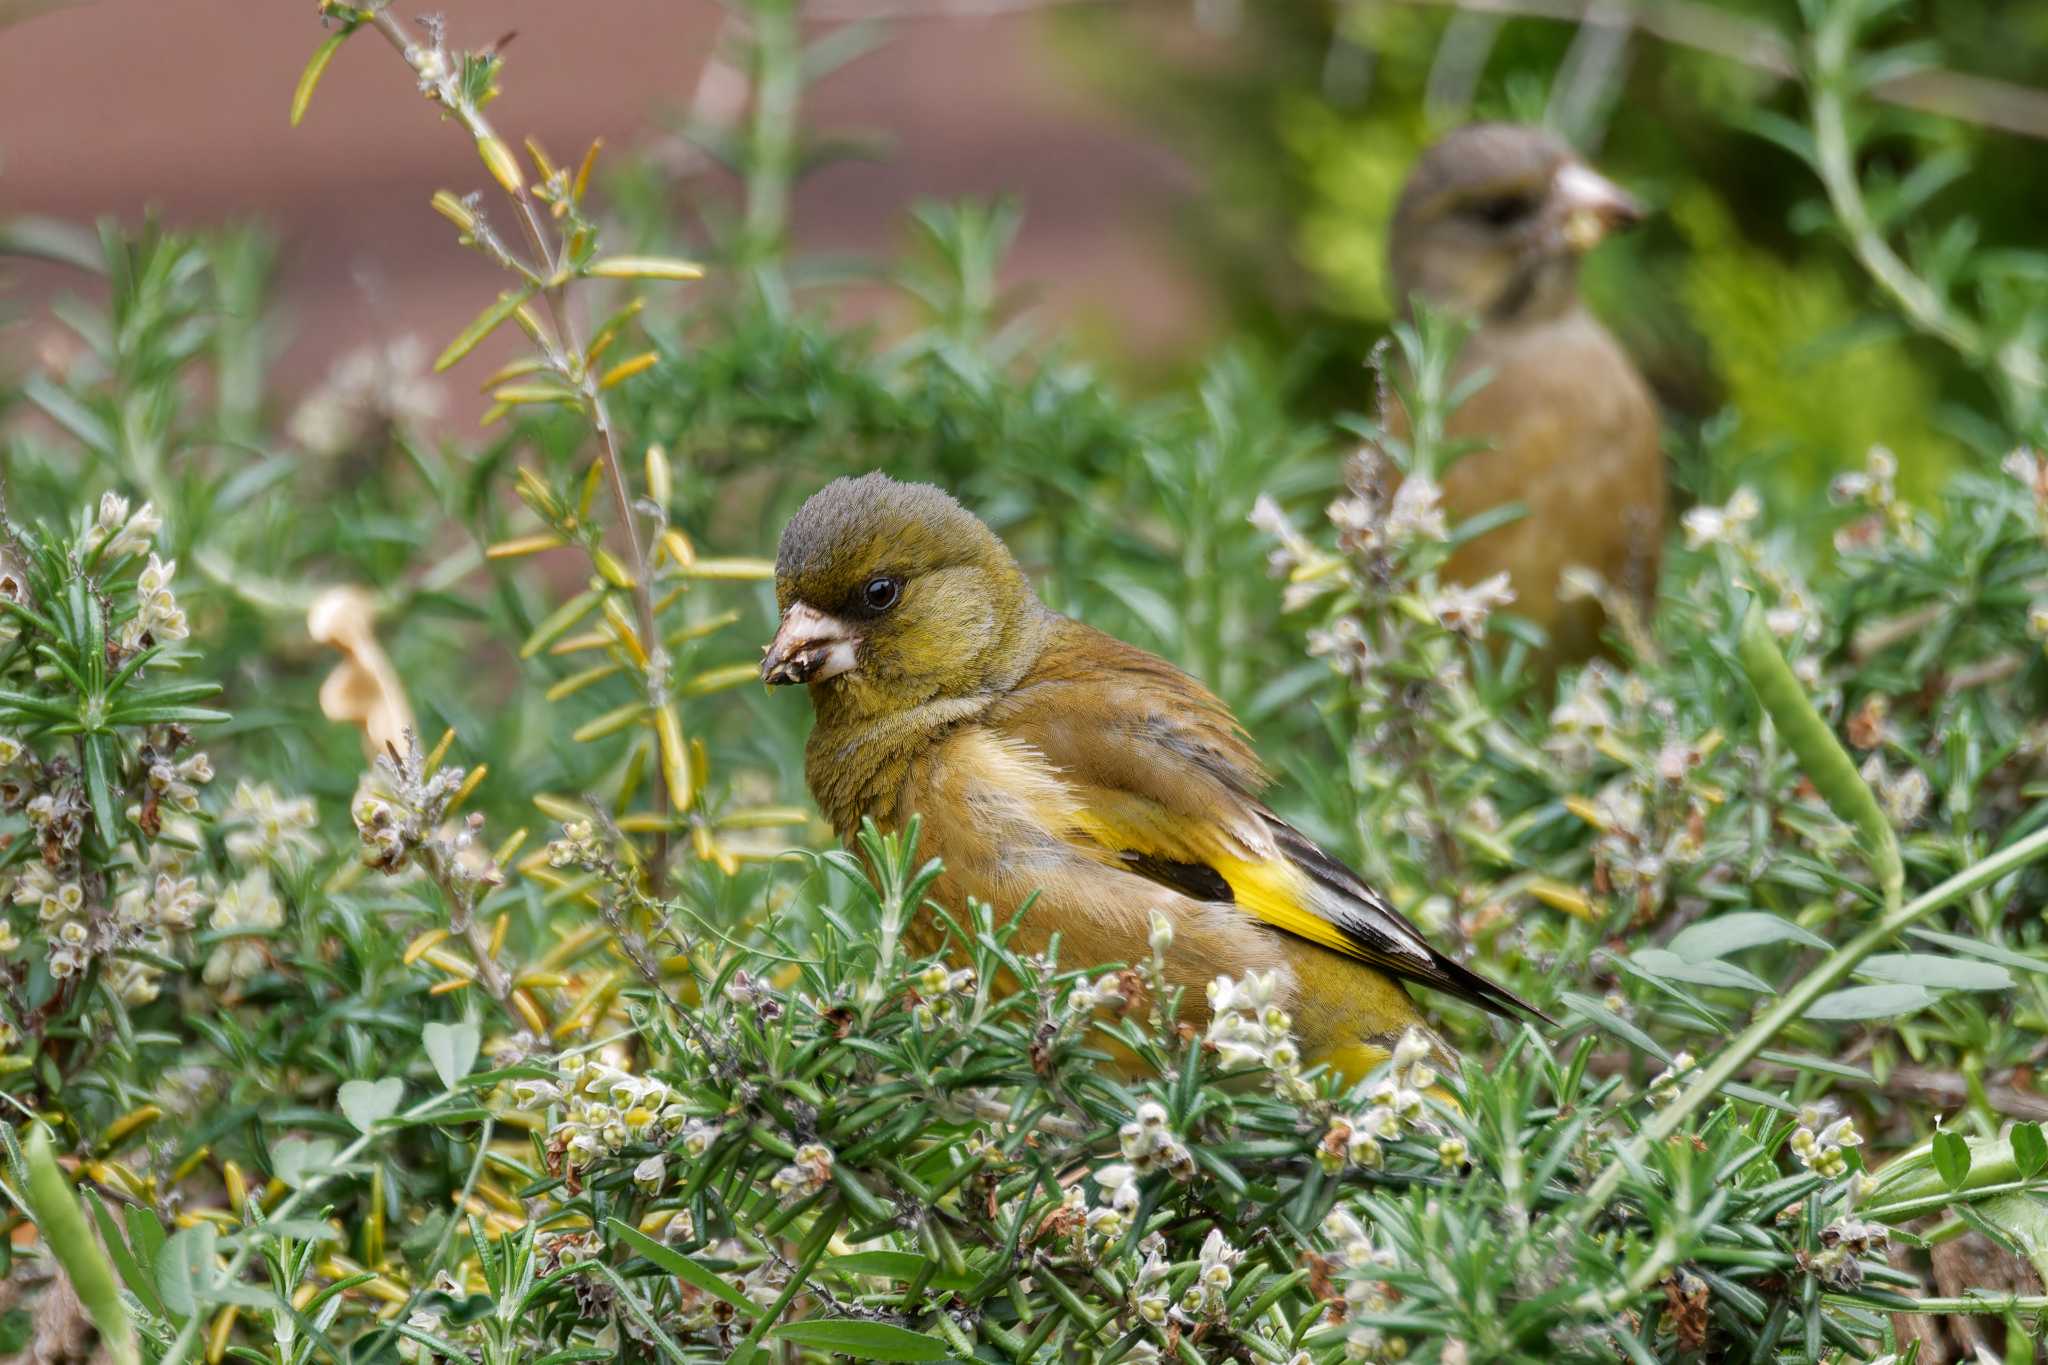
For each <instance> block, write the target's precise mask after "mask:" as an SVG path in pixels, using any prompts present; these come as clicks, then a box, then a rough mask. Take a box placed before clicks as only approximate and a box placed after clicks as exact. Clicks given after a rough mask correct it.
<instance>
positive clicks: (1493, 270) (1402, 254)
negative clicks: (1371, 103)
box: [1387, 123, 1644, 322]
mask: <svg viewBox="0 0 2048 1365" xmlns="http://www.w3.org/2000/svg"><path fill="white" fill-rule="evenodd" d="M1643 212H1644V210H1643V206H1642V204H1641V203H1640V202H1639V201H1638V200H1637V199H1636V198H1635V197H1634V196H1632V195H1630V194H1629V193H1628V192H1626V191H1625V190H1623V189H1622V188H1621V187H1620V186H1618V185H1616V184H1615V183H1614V182H1613V181H1611V180H1608V179H1607V178H1606V177H1604V176H1602V175H1600V174H1599V173H1598V172H1597V171H1595V170H1593V169H1592V168H1591V167H1590V166H1588V165H1587V164H1586V163H1585V162H1584V161H1582V160H1580V159H1579V156H1578V154H1577V153H1576V152H1574V151H1573V150H1572V149H1571V148H1570V147H1569V146H1567V145H1566V144H1565V142H1564V141H1563V139H1561V138H1559V137H1557V136H1556V135H1555V134H1553V133H1549V132H1546V131H1544V130H1543V129H1541V128H1531V127H1527V126H1525V125H1522V124H1516V123H1475V124H1472V125H1470V126H1468V127H1464V128H1460V129H1458V130H1457V131H1456V132H1454V133H1451V134H1449V135H1448V136H1446V137H1445V138H1443V139H1442V140H1441V141H1439V142H1437V143H1436V145H1434V146H1432V147H1431V148H1430V149H1429V150H1428V151H1427V152H1424V153H1423V155H1422V159H1421V160H1420V161H1418V162H1416V164H1415V169H1414V170H1413V171H1411V172H1410V173H1409V175H1408V181H1407V184H1405V185H1404V186H1403V187H1402V189H1401V198H1400V201H1399V203H1398V204H1397V205H1396V206H1395V209H1394V220H1393V226H1392V228H1391V229H1390V231H1389V233H1388V242H1387V253H1388V267H1389V271H1388V273H1389V276H1390V278H1391V280H1392V283H1393V287H1394V291H1395V297H1396V299H1397V300H1398V301H1399V305H1400V307H1401V308H1402V309H1403V311H1406V309H1407V308H1408V307H1409V304H1410V300H1411V299H1413V298H1414V297H1416V296H1418V295H1419V296H1420V297H1421V298H1422V299H1423V300H1424V301H1425V302H1427V303H1429V304H1431V305H1432V306H1434V307H1437V308H1443V309H1447V310H1449V311H1451V312H1453V313H1457V314H1459V315H1461V316H1464V317H1467V318H1472V319H1475V320H1483V321H1495V322H1508V321H1520V320H1536V319H1541V318H1547V317H1553V316H1556V315H1557V314H1560V313H1563V312H1565V311H1566V310H1568V309H1570V308H1571V307H1572V306H1573V305H1574V303H1575V302H1576V299H1577V291H1578V264H1579V258H1580V257H1581V256H1583V255H1584V254H1585V253H1586V252H1587V251H1589V250H1591V249H1592V247H1593V246H1594V244H1595V243H1597V242H1598V241H1599V240H1600V239H1601V238H1602V237H1604V236H1606V234H1607V233H1608V232H1610V231H1612V230H1613V229H1615V228H1618V227H1625V226H1627V225H1628V224H1631V223H1634V222H1636V221H1638V220H1639V219H1641V218H1642V216H1643Z"/></svg>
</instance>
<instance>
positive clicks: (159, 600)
mask: <svg viewBox="0 0 2048 1365" xmlns="http://www.w3.org/2000/svg"><path fill="white" fill-rule="evenodd" d="M177 569H178V562H177V561H176V560H175V559H174V560H172V561H170V562H169V563H165V562H164V561H163V560H161V559H158V558H157V557H156V555H155V554H154V553H153V552H152V553H151V555H150V556H149V562H148V563H147V564H145V565H143V566H142V572H141V574H140V575H138V576H137V577H136V580H135V589H136V603H135V614H134V615H133V616H131V617H129V618H128V619H127V620H126V621H123V622H122V623H121V629H120V633H119V635H118V637H117V639H118V642H119V644H120V647H121V650H122V652H123V653H129V654H132V653H135V652H137V651H139V650H144V649H148V648H149V647H150V646H151V645H165V644H171V643H174V642H175V641H178V640H182V639H184V638H185V637H186V636H188V635H190V634H191V633H192V628H191V626H190V625H189V624H187V622H186V620H185V609H184V608H183V607H181V606H179V605H178V599H177V598H176V597H175V596H173V595H172V593H171V575H172V574H174V573H176V572H177Z"/></svg>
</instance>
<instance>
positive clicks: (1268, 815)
mask: <svg viewBox="0 0 2048 1365" xmlns="http://www.w3.org/2000/svg"><path fill="white" fill-rule="evenodd" d="M775 592H776V599H777V601H778V603H779V604H780V606H781V609H782V621H781V626H780V628H779V629H778V630H777V631H776V633H775V638H774V640H773V642H772V643H770V644H769V646H768V647H767V651H766V656H765V657H764V658H763V660H762V663H761V676H762V678H763V679H764V680H765V681H766V682H768V683H771V684H777V683H806V684H808V685H809V687H810V693H811V702H812V706H813V708H814V710H815V712H816V718H817V723H816V725H815V727H814V728H813V729H812V731H811V736H810V740H809V743H808V745H807V747H806V749H805V776H806V778H807V780H808V782H809V784H810V789H811V794H812V795H813V796H814V797H815V798H816V799H817V802H818V804H819V806H820V807H821V808H822V809H823V810H824V812H825V815H826V816H827V818H828V819H830V820H831V822H832V827H833V829H834V830H835V831H837V832H838V834H839V836H840V838H842V839H844V840H849V841H850V840H851V839H852V838H853V836H854V834H855V832H856V831H857V830H858V829H859V828H860V824H861V821H862V819H863V818H872V819H873V820H874V821H875V822H876V824H877V825H878V826H880V827H881V828H882V829H883V830H900V829H902V828H904V827H905V826H906V825H907V824H908V823H909V822H910V820H911V819H912V817H920V818H921V820H922V831H923V832H922V839H921V843H920V846H919V851H920V852H921V853H924V854H928V855H931V856H935V857H937V858H939V859H941V860H942V861H943V864H944V869H945V870H944V873H943V874H942V875H941V877H940V878H939V880H938V882H937V883H936V884H935V885H934V888H933V891H932V895H933V898H934V899H935V900H936V901H937V902H938V903H940V904H942V905H946V906H948V907H951V908H954V909H960V908H964V906H965V904H966V902H967V900H968V898H969V897H972V898H975V899H977V900H980V901H983V902H986V903H987V904H989V905H991V906H993V907H994V908H995V909H996V910H997V912H998V913H999V914H1001V915H1005V916H1007V915H1009V914H1010V913H1012V912H1014V911H1015V910H1016V909H1017V908H1018V907H1020V906H1022V905H1023V904H1024V903H1025V901H1026V900H1027V898H1029V897H1031V896H1032V895H1033V893H1037V896H1038V899H1037V900H1036V901H1035V902H1034V903H1033V905H1032V908H1031V910H1030V912H1029V913H1028V914H1026V915H1025V916H1024V918H1023V920H1022V922H1021V926H1020V929H1019V938H1018V940H1017V946H1018V948H1019V949H1020V950H1021V951H1025V952H1039V951H1043V950H1044V949H1045V948H1046V946H1047V944H1048V941H1049V939H1050V937H1051V936H1052V935H1053V934H1054V933H1057V934H1058V935H1059V940H1060V960H1061V962H1062V964H1063V965H1066V966H1099V965H1104V964H1108V963H1127V964H1128V963H1136V962H1142V961H1144V960H1146V959H1147V958H1148V957H1149V955H1150V951H1151V950H1150V947H1149V937H1150V925H1151V917H1152V915H1153V914H1154V912H1157V913H1158V914H1160V915H1163V916H1164V917H1165V919H1166V920H1167V922H1168V923H1169V924H1170V925H1171V926H1172V930H1173V935H1172V943H1171V945H1170V947H1169V948H1168V949H1167V952H1166V958H1165V965H1166V975H1167V979H1168V981H1169V983H1170V984H1172V985H1174V986H1178V987H1181V988H1182V1000H1183V1001H1184V1006H1183V1008H1184V1009H1185V1010H1186V1011H1187V1012H1188V1017H1187V1018H1186V1022H1188V1023H1191V1024H1195V1025H1202V1024H1205V1023H1206V1022H1207V1014H1208V1009H1207V1006H1206V1004H1205V1003H1204V1002H1205V1000H1206V988H1207V986H1208V984H1209V982H1210V981H1211V980H1213V979H1214V978H1216V977H1218V976H1224V975H1228V976H1231V977H1235V978H1238V979H1240V980H1242V979H1243V978H1244V977H1245V976H1246V974H1247V973H1252V972H1258V973H1272V974H1273V976H1274V979H1275V981H1276V983H1277V989H1276V993H1275V1003H1277V1004H1278V1005H1279V1006H1280V1007H1281V1008H1283V1009H1285V1010H1286V1011H1287V1012H1288V1014H1289V1015H1290V1016H1291V1017H1292V1019H1293V1027H1294V1031H1295V1036H1296V1038H1297V1040H1298V1041H1299V1043H1300V1046H1301V1050H1302V1054H1303V1056H1304V1058H1305V1059H1307V1060H1308V1061H1310V1062H1324V1063H1328V1064H1330V1065H1331V1066H1332V1067H1334V1068H1335V1069H1337V1070H1338V1071H1340V1072H1342V1073H1344V1074H1345V1075H1346V1076H1348V1077H1351V1078H1353V1079H1356V1078H1358V1077H1359V1076H1362V1075H1364V1074H1365V1073H1366V1072H1368V1071H1370V1070H1371V1069H1372V1068H1373V1067H1375V1066H1377V1065H1379V1064H1380V1062H1382V1061H1384V1060H1385V1059H1386V1058H1387V1057H1388V1056H1389V1055H1390V1054H1391V1052H1392V1051H1393V1049H1394V1047H1395V1045H1396V1044H1397V1043H1398V1042H1399V1041H1400V1039H1401V1038H1402V1037H1403V1036H1404V1035H1405V1034H1406V1033H1407V1032H1408V1031H1409V1030H1410V1029H1420V1030H1422V1031H1423V1032H1424V1033H1425V1035H1426V1036H1427V1037H1428V1038H1429V1040H1430V1042H1431V1044H1432V1046H1433V1047H1434V1048H1435V1050H1436V1051H1437V1052H1438V1053H1439V1055H1440V1056H1442V1057H1444V1058H1447V1059H1448V1058H1450V1057H1451V1055H1452V1054H1451V1053H1450V1051H1449V1049H1448V1048H1447V1047H1445V1045H1444V1044H1443V1043H1442V1041H1441V1039H1439V1038H1438V1037H1437V1035H1436V1034H1435V1033H1434V1032H1433V1031H1432V1030H1430V1029H1429V1027H1428V1025H1427V1023H1426V1021H1425V1020H1424V1019H1423V1016H1422V1014H1421V1012H1420V1011H1419V1010H1418V1009H1417V1007H1416V1004H1415V1002H1414V1000H1413V999H1412V998H1411V997H1410V996H1409V994H1408V991H1407V990H1406V988H1405V987H1404V986H1403V985H1402V984H1401V983H1402V982H1403V981H1413V982H1418V983H1420V984H1422V985H1425V986H1429V987H1432V988H1434V989H1436V990H1440V991H1444V992H1446V993H1448V994H1450V995H1453V996H1456V997H1458V998H1459V999H1462V1000H1467V1001H1470V1002H1472V1003H1473V1004H1476V1005H1479V1006H1481V1007H1483V1008H1485V1009H1487V1010H1490V1011H1493V1012H1495V1013H1498V1014H1501V1015H1504V1016H1506V1017H1509V1018H1513V1017H1515V1015H1516V1014H1517V1013H1518V1012H1520V1013H1526V1014H1529V1015H1531V1016H1534V1017H1537V1018H1541V1017H1542V1016H1541V1015H1540V1013H1538V1012H1537V1011H1536V1010H1535V1009H1534V1008H1533V1007H1532V1006H1530V1005H1528V1004H1526V1003H1525V1002H1523V1001H1522V1000H1520V999H1519V998H1518V997H1516V996H1515V995H1513V994H1512V993H1510V992H1509V991H1507V990H1505V989H1503V988H1502V987H1500V986H1498V985H1495V984H1494V983H1493V982H1491V981H1488V980H1487V979H1486V978H1484V977H1482V976H1480V975H1478V974H1477V973H1475V972H1473V971H1471V970H1470V969H1468V968H1466V967H1464V966H1461V965H1460V964H1459V963H1457V962H1455V961H1453V960H1452V959H1451V958H1449V957H1446V956H1445V955H1444V954H1442V953H1440V952H1438V951H1437V950H1436V949H1434V948H1432V947H1431V946H1430V945H1429V944H1428V943H1427V942H1426V941H1425V940H1424V939H1423V937H1422V935H1421V934H1420V933H1418V932H1417V931H1416V929H1415V928H1414V926H1413V925H1411V924H1410V923H1409V922H1408V921H1407V920H1406V919H1405V918H1403V917H1402V916H1401V915H1400V914H1399V913H1398V912H1397V911H1395V910H1394V909H1393V908H1392V907H1391V906H1389V905H1388V904H1387V902H1386V901H1385V900H1384V899H1383V898H1381V897H1380V896H1379V895H1378V894H1377V893H1375V892H1374V891H1373V890H1372V889H1371V888H1370V887H1369V886H1367V885H1366V884H1365V882H1364V881H1363V880H1362V879H1360V878H1359V877H1358V875H1357V874H1355V873H1353V872H1352V871H1351V870H1350V869H1349V868H1347V867H1345V866H1344V865H1343V864H1342V863H1341V862H1339V861H1338V860H1337V859H1336V858H1334V857H1332V856H1331V855H1330V854H1328V853H1326V852H1324V851H1323V850H1322V849H1321V848H1319V847H1317V846H1316V844H1315V843H1314V842H1313V841H1312V840H1310V839H1309V838H1308V837H1307V836H1305V835H1303V834H1302V833H1301V832H1300V831H1298V830H1296V829H1294V828H1293V827H1291V826H1290V825H1288V824H1287V823H1286V822H1285V821H1284V820H1282V819H1281V818H1280V817H1279V816H1277V815H1275V814H1274V813H1273V812H1272V811H1271V810H1269V809H1268V808H1267V807H1266V805H1265V804H1264V803H1263V801H1262V800H1261V799H1260V794H1261V792H1262V791H1263V790H1264V789H1265V788H1266V786H1267V781H1268V780H1267V777H1266V774H1265V771H1264V769H1262V768H1261V767H1260V764H1259V761H1258V758H1257V757H1256V756H1255V755H1254V754H1253V753H1252V750H1251V747H1250V745H1249V743H1248V741H1247V739H1246V736H1245V733H1244V731H1243V730H1242V728H1241V727H1240V726H1239V725H1238V723H1237V721H1236V720H1235V719H1234V718H1233V717H1232V716H1231V714H1230V711H1229V710H1228V708H1226V707H1225V706H1224V704H1223V703H1222V702H1221V701H1219V700H1218V699H1217V698H1216V697H1215V696H1214V695H1212V694H1211V693H1210V692H1209V691H1208V690H1207V689H1206V688H1204V687H1203V686H1202V685H1201V684H1200V683H1198V682H1196V681H1195V680H1194V679H1193V678H1191V677H1189V676H1188V675H1187V674H1185V673H1183V672H1181V671H1180V670H1179V669H1177V668H1175V667H1174V666H1173V665H1172V664H1169V663H1167V662H1166V661H1165V660H1164V659H1161V658H1158V657H1157V656H1155V655H1152V654H1148V653H1147V652H1145V651H1144V650H1142V649H1138V648H1136V647H1135V646H1132V645H1128V644H1125V643H1124V642H1123V641H1121V640H1117V639H1115V638H1113V637H1111V636H1109V635H1105V634H1103V633H1102V632H1101V631H1098V630H1093V629H1091V628H1090V627H1088V626H1085V625H1083V624H1081V623H1080V622H1079V621H1075V620H1072V619H1070V618H1068V617H1064V616H1061V615H1058V614H1057V613H1055V612H1052V611H1050V610H1048V609H1047V608H1046V607H1045V606H1044V605H1043V604H1041V603H1040V602H1039V600H1038V596H1037V594H1036V593H1035V592H1033V590H1032V588H1031V584H1030V583H1029V582H1028V581H1027V580H1026V579H1025V577H1024V574H1023V571H1022V570H1021V569H1019V568H1018V566H1017V562H1016V560H1015V559H1014V558H1012V557H1011V555H1010V552H1009V550H1008V549H1006V548H1005V547H1004V545H1003V543H1002V541H1000V540H999V539H997V538H996V536H995V534H994V533H993V532H991V531H990V530H989V529H988V527H987V526H985V525H984V524H983V523H982V522H981V520H980V519H979V518H978V517H976V516H975V515H974V514H973V513H971V512H969V511H967V510H966V509H965V508H963V507H962V506H960V504H959V503H957V502H955V501H954V500H953V498H952V497H951V496H949V495H948V494H946V493H944V492H942V491H941V490H939V489H937V488H934V487H931V486H930V485H926V484H906V483H898V482H896V481H894V480H892V479H889V478H887V477H886V476H884V475H881V474H868V475H864V476H862V477H860V478H845V479H839V480H837V481H835V482H833V483H831V484H828V485H827V486H826V487H825V488H823V489H821V490H820V491H819V492H817V493H816V494H814V495H813V496H812V497H811V498H810V500H809V501H807V502H806V503H805V504H804V505H803V507H802V508H801V509H800V510H799V511H798V512H797V514H796V516H795V517H794V518H793V519H792V520H791V521H790V523H789V526H788V527H787V529H785V530H784V531H783V533H782V541H781V545H780V547H779V548H778V551H777V555H776V563H775ZM912 943H913V946H915V947H917V948H919V949H920V950H922V951H936V950H937V949H938V948H939V946H940V943H939V935H938V933H937V931H936V929H935V928H934V927H933V926H932V925H931V924H930V923H928V922H927V923H925V924H924V925H923V926H922V929H921V932H920V933H918V934H916V935H914V936H913V938H912Z"/></svg>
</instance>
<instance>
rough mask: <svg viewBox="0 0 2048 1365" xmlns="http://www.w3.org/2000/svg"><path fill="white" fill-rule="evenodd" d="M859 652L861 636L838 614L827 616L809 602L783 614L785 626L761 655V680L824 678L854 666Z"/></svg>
mask: <svg viewBox="0 0 2048 1365" xmlns="http://www.w3.org/2000/svg"><path fill="white" fill-rule="evenodd" d="M859 652H860V636H858V635H856V634H854V632H853V629H852V627H850V626H848V625H847V624H846V622H844V621H842V620H840V619H839V618H838V617H836V616H827V615H826V614H825V613H824V612H822V611H819V610H818V609H817V608H816V607H814V606H812V605H810V604H809V603H808V602H798V603H796V604H795V605H793V606H792V607H790V609H789V610H788V611H786V612H784V613H783V614H782V626H781V628H780V629H779V630H777V631H776V632H775V638H774V639H773V640H770V641H769V642H768V648H767V649H766V651H764V655H763V657H762V659H761V681H762V682H764V683H767V684H768V685H769V686H771V687H773V686H776V685H778V684H781V683H812V682H822V681H823V680H824V679H826V678H836V677H838V676H839V675H840V674H841V673H844V672H846V671H847V670H849V669H851V668H852V667H853V665H854V663H855V661H856V658H857V656H858V654H859Z"/></svg>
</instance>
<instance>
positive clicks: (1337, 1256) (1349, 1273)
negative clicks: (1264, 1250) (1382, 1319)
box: [1323, 1205, 1407, 1360]
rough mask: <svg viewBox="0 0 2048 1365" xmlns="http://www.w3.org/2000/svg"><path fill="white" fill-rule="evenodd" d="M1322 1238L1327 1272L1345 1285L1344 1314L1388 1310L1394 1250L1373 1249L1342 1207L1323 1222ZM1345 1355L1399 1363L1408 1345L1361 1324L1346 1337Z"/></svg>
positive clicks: (1361, 1227) (1355, 1219)
mask: <svg viewBox="0 0 2048 1365" xmlns="http://www.w3.org/2000/svg"><path fill="white" fill-rule="evenodd" d="M1323 1235H1324V1236H1325V1237H1327V1238H1329V1240H1330V1245H1331V1253H1330V1256H1329V1263H1330V1269H1331V1271H1332V1273H1333V1274H1335V1275H1337V1276H1339V1277H1341V1278H1342V1280H1343V1282H1344V1315H1345V1316H1346V1317H1357V1316H1360V1315H1363V1314H1368V1313H1386V1312H1389V1311H1391V1310H1392V1309H1393V1307H1394V1292H1393V1290H1392V1288H1391V1287H1390V1286H1389V1285H1388V1284H1387V1272H1388V1271H1390V1270H1393V1269H1394V1268H1396V1267H1397V1266H1398V1265H1399V1264H1400V1260H1399V1258H1398V1257H1397V1256H1395V1254H1394V1253H1393V1251H1392V1250H1390V1249H1388V1248H1386V1247H1381V1246H1375V1245H1374V1244H1373V1240H1372V1237H1371V1235H1370V1234H1369V1233H1368V1232H1367V1230H1366V1226H1365V1223H1364V1222H1363V1221H1362V1220H1360V1219H1359V1217H1358V1216H1357V1215H1356V1214H1354V1213H1352V1212H1351V1211H1350V1210H1349V1209H1346V1208H1344V1207H1343V1206H1341V1205H1339V1206H1338V1207H1337V1208H1334V1209H1332V1210H1330V1213H1329V1216H1328V1217H1326V1218H1325V1219H1323ZM1344 1354H1345V1357H1346V1359H1349V1360H1399V1359H1401V1358H1402V1357H1403V1356H1405V1355H1406V1354H1407V1343H1406V1342H1404V1341H1403V1340H1402V1339H1401V1338H1400V1337H1396V1336H1389V1335H1388V1334H1387V1333H1386V1332H1384V1331H1382V1330H1381V1329H1380V1328H1377V1327H1373V1326H1369V1325H1360V1326H1358V1327H1354V1328H1352V1329H1351V1332H1350V1333H1349V1335H1347V1336H1346V1338H1345V1341H1344Z"/></svg>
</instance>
